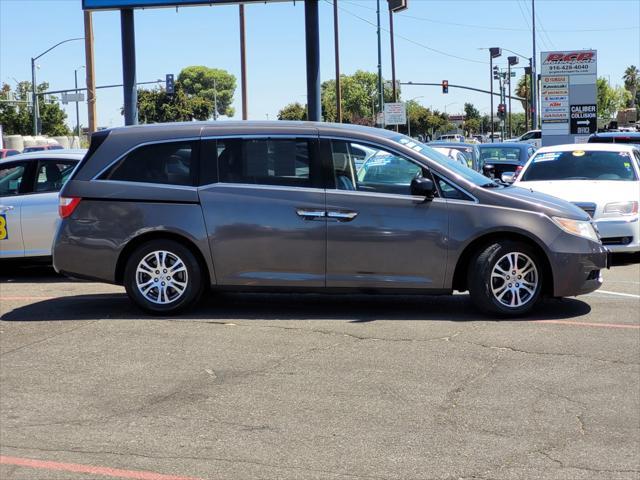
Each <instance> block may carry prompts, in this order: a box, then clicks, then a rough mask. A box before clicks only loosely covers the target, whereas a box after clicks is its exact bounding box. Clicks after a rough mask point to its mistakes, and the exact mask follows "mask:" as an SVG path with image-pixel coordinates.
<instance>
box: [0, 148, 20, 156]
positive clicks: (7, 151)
mask: <svg viewBox="0 0 640 480" xmlns="http://www.w3.org/2000/svg"><path fill="white" fill-rule="evenodd" d="M19 153H20V151H19V150H16V149H14V148H0V158H7V157H12V156H13V155H18V154H19Z"/></svg>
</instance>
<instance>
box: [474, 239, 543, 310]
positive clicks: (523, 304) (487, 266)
mask: <svg viewBox="0 0 640 480" xmlns="http://www.w3.org/2000/svg"><path fill="white" fill-rule="evenodd" d="M542 272H543V270H542V265H541V263H540V259H539V257H538V254H537V253H536V252H535V251H534V250H533V249H532V248H531V247H530V246H529V245H527V244H526V243H522V242H514V241H500V242H496V243H493V244H491V245H488V246H487V247H485V248H483V249H481V250H480V251H479V252H478V253H477V254H476V256H475V257H474V258H473V260H472V261H471V263H470V264H469V271H468V278H469V294H470V295H471V300H472V301H473V303H474V304H475V305H476V306H477V307H478V308H479V309H480V310H482V311H484V312H486V313H490V314H498V315H502V316H519V315H524V314H527V313H528V312H530V311H531V309H532V308H533V307H534V306H535V304H536V303H537V302H538V300H539V299H540V293H541V290H542V281H543V278H542Z"/></svg>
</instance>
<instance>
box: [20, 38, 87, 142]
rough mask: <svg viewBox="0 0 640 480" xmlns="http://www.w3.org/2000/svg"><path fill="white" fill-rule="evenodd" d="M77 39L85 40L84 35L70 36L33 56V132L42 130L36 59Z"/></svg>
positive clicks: (35, 133)
mask: <svg viewBox="0 0 640 480" xmlns="http://www.w3.org/2000/svg"><path fill="white" fill-rule="evenodd" d="M76 40H84V37H79V38H68V39H67V40H63V41H61V42H58V43H56V44H55V45H54V46H53V47H49V48H47V49H46V50H45V51H44V52H42V53H41V54H40V55H37V56H35V57H31V97H32V101H33V134H34V135H38V133H39V130H40V125H39V123H40V122H39V119H40V110H39V108H38V87H37V85H36V60H38V59H39V58H40V57H42V56H43V55H46V54H47V53H49V52H50V51H51V50H53V49H54V48H56V47H58V46H60V45H62V44H63V43H67V42H73V41H76Z"/></svg>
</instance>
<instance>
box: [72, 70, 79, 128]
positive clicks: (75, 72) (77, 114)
mask: <svg viewBox="0 0 640 480" xmlns="http://www.w3.org/2000/svg"><path fill="white" fill-rule="evenodd" d="M73 76H74V77H75V81H76V132H77V135H78V138H80V102H79V101H78V69H77V68H76V69H75V70H74V71H73Z"/></svg>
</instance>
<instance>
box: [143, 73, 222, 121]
mask: <svg viewBox="0 0 640 480" xmlns="http://www.w3.org/2000/svg"><path fill="white" fill-rule="evenodd" d="M212 113H213V104H212V103H211V102H210V101H209V100H207V99H205V98H202V97H199V96H197V95H194V96H189V95H187V94H186V93H185V92H184V90H183V89H182V87H181V86H180V85H179V84H178V83H177V82H176V86H175V93H174V94H173V95H169V94H167V92H166V91H165V89H164V88H156V89H152V90H145V89H139V90H138V118H139V121H140V123H158V122H188V121H192V120H207V119H209V118H211V115H212Z"/></svg>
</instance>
